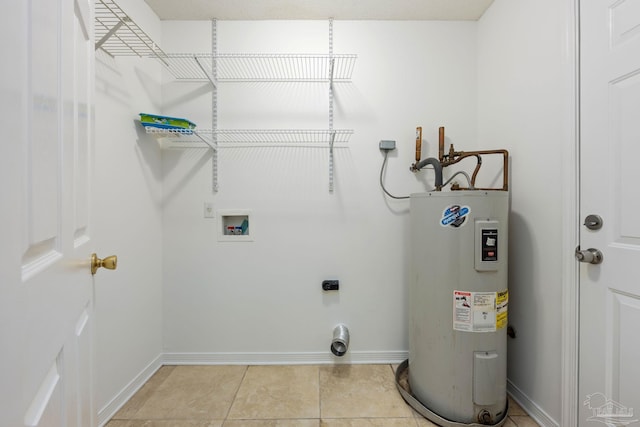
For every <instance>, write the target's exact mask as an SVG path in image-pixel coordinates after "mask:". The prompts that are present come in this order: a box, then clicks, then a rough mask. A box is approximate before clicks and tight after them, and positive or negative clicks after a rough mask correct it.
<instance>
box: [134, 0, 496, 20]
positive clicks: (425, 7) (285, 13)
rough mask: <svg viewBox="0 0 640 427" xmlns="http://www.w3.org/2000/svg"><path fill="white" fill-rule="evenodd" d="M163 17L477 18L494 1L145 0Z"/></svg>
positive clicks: (173, 18)
mask: <svg viewBox="0 0 640 427" xmlns="http://www.w3.org/2000/svg"><path fill="white" fill-rule="evenodd" d="M145 2H146V3H147V4H148V5H149V6H150V7H151V9H153V11H154V12H155V13H156V14H157V15H158V17H160V19H163V20H203V19H213V18H216V19H220V20H254V19H328V18H334V19H339V20H361V19H371V20H477V19H479V18H480V17H481V16H482V14H483V13H484V11H485V10H486V9H487V8H488V7H489V6H490V5H491V3H492V2H493V0H181V1H176V0H145Z"/></svg>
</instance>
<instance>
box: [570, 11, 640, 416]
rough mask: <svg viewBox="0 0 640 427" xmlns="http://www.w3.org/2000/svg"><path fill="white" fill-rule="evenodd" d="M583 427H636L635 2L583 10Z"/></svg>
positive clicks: (639, 231) (638, 86)
mask: <svg viewBox="0 0 640 427" xmlns="http://www.w3.org/2000/svg"><path fill="white" fill-rule="evenodd" d="M580 45H581V47H580V55H581V64H580V68H581V73H580V74H581V81H580V85H581V101H580V107H581V111H580V116H581V117H580V147H581V148H580V154H581V155H580V157H581V172H580V177H581V183H580V198H581V202H580V215H581V218H582V221H584V218H585V217H586V216H587V215H588V214H596V215H599V216H601V217H602V219H603V226H602V228H601V229H599V230H590V229H588V228H587V227H586V226H584V225H581V230H580V246H581V249H583V250H584V249H588V248H595V249H599V250H600V251H602V254H603V262H602V263H601V264H599V265H594V264H587V263H581V265H580V353H579V354H580V356H579V369H580V374H579V398H580V402H579V407H580V410H579V420H580V426H597V425H602V424H606V425H612V426H619V425H627V424H633V425H638V426H640V333H639V332H638V328H639V327H640V1H638V0H615V1H614V0H583V1H581V2H580Z"/></svg>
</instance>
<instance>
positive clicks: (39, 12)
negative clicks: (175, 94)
mask: <svg viewBox="0 0 640 427" xmlns="http://www.w3.org/2000/svg"><path fill="white" fill-rule="evenodd" d="M92 22H93V1H92V0H20V1H6V2H3V4H2V10H1V11H0V27H1V29H0V36H1V37H2V50H3V53H2V63H1V64H2V65H1V68H2V71H1V73H2V74H1V77H2V78H1V79H0V80H1V81H0V87H1V93H0V113H1V117H2V133H0V135H2V141H1V142H0V146H1V148H0V181H1V184H0V185H1V189H2V193H1V197H2V208H1V212H0V223H1V224H2V225H1V227H2V228H1V230H2V234H1V235H0V267H1V270H0V271H1V272H2V278H1V279H2V281H1V282H0V340H1V341H0V343H1V344H0V346H1V347H0V358H1V359H0V362H1V363H0V426H2V427H19V426H56V427H57V426H60V427H74V426H78V427H80V426H81V427H92V426H95V424H96V416H95V414H96V410H95V408H94V406H93V389H92V354H91V353H92V340H93V337H92V323H93V308H92V304H93V302H92V294H93V285H94V284H93V279H92V276H91V274H90V272H89V263H88V260H89V257H90V255H91V249H92V224H91V221H90V218H89V214H90V212H89V201H90V200H89V195H90V190H91V161H90V159H91V149H92V132H93V130H92V126H93V118H92V115H93V77H92V76H93V56H94V52H93V43H92V38H93V34H92V31H93V24H92Z"/></svg>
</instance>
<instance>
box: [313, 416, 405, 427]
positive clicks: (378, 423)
mask: <svg viewBox="0 0 640 427" xmlns="http://www.w3.org/2000/svg"><path fill="white" fill-rule="evenodd" d="M320 427H416V420H415V419H413V418H335V419H323V420H322V422H321V423H320Z"/></svg>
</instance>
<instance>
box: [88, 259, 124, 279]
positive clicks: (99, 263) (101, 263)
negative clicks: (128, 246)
mask: <svg viewBox="0 0 640 427" xmlns="http://www.w3.org/2000/svg"><path fill="white" fill-rule="evenodd" d="M117 266H118V257H117V256H115V255H111V256H108V257H106V258H105V259H100V258H98V256H97V255H96V254H91V274H92V275H93V274H96V271H98V269H99V268H100V267H104V268H106V269H108V270H115V269H116V267H117Z"/></svg>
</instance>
